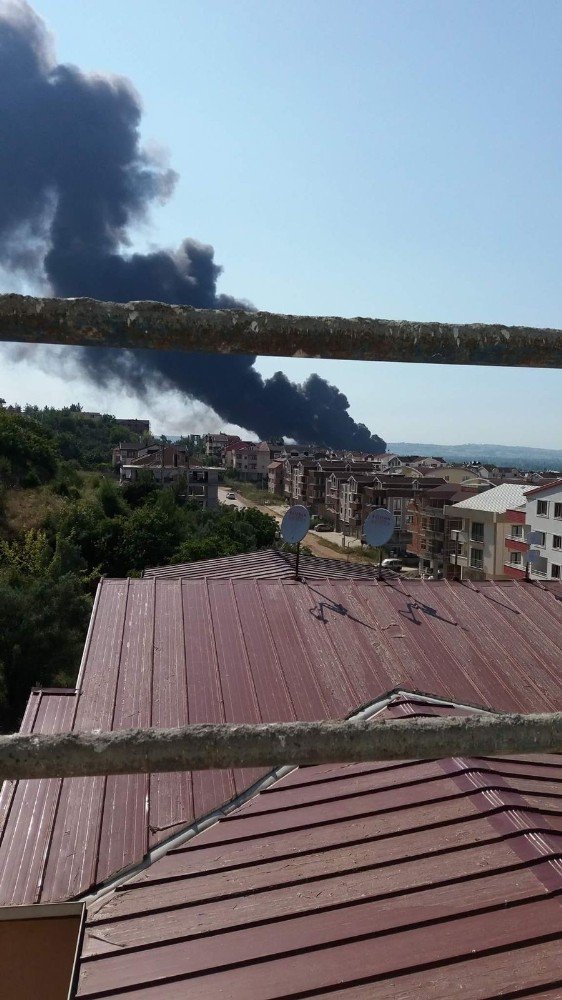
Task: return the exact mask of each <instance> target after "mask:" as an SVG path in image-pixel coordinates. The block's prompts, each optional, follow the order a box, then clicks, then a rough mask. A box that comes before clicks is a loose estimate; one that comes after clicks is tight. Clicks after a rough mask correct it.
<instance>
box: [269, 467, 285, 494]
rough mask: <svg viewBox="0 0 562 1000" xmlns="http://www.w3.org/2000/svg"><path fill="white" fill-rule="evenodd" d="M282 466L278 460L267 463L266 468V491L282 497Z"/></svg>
mask: <svg viewBox="0 0 562 1000" xmlns="http://www.w3.org/2000/svg"><path fill="white" fill-rule="evenodd" d="M284 464H285V463H284V462H282V461H281V460H280V459H277V460H276V461H274V462H270V463H269V465H268V467H267V489H268V492H269V493H275V494H277V495H278V496H282V495H283V467H284Z"/></svg>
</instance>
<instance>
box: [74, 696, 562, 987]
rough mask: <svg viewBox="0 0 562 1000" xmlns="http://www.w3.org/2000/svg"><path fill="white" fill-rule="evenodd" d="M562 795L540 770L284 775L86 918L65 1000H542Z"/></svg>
mask: <svg viewBox="0 0 562 1000" xmlns="http://www.w3.org/2000/svg"><path fill="white" fill-rule="evenodd" d="M451 711H452V709H451V707H446V706H436V705H433V704H431V703H425V702H424V701H423V700H418V699H415V698H400V697H398V698H397V699H395V701H394V702H393V703H391V705H390V706H389V708H388V709H387V710H386V713H385V714H386V715H388V716H391V717H394V718H407V717H409V716H412V715H420V714H423V715H435V714H443V713H447V714H450V713H451ZM379 717H380V716H379ZM383 717H384V715H383ZM561 791H562V761H561V760H560V759H559V758H555V757H552V758H551V757H545V758H538V757H537V758H529V759H526V760H521V759H514V758H506V759H500V760H491V759H483V760H466V761H464V760H457V761H443V762H430V761H428V762H404V763H401V764H390V765H374V766H368V765H345V766H344V765H340V766H330V767H314V768H304V769H300V770H298V771H295V772H293V773H292V774H291V775H289V776H288V777H287V778H286V779H283V780H282V781H280V782H278V783H277V784H276V785H274V786H272V787H271V788H270V789H269V790H267V791H265V792H262V793H261V795H260V796H259V797H257V798H254V799H253V800H251V801H250V802H248V803H247V804H246V805H244V806H242V808H241V809H239V810H238V812H236V813H234V814H232V815H231V816H229V817H228V818H227V819H224V820H222V821H221V822H220V823H219V824H218V825H216V826H214V827H213V828H211V829H210V830H208V831H206V832H205V833H202V834H201V835H200V836H199V837H197V838H196V839H194V840H193V841H191V842H190V843H189V844H187V845H185V846H184V847H183V848H180V849H177V850H173V851H171V852H170V853H168V855H166V857H164V858H162V859H160V860H159V861H156V862H155V863H154V864H153V865H152V866H151V867H150V868H149V869H147V870H146V871H144V872H142V873H141V874H139V875H137V876H136V877H134V878H132V879H131V880H130V881H129V882H126V883H124V884H123V885H122V886H121V887H120V888H119V889H118V890H117V891H115V892H113V893H111V894H109V895H108V896H107V897H105V898H104V899H102V900H100V901H99V902H98V903H96V904H95V905H94V906H93V907H92V908H91V910H90V912H89V914H88V920H87V925H86V931H85V937H84V943H83V947H82V954H81V961H80V975H79V985H78V992H77V995H78V996H79V997H81V998H83V1000H86V998H89V1000H94V998H97V997H102V996H111V997H121V996H123V997H124V998H125V997H127V998H130V997H135V998H137V1000H156V998H158V1000H172V998H176V997H182V996H186V997H189V998H190V1000H193V998H195V1000H211V998H213V1000H214V998H216V997H219V996H220V997H222V998H225V1000H242V998H244V1000H246V998H248V997H252V998H259V1000H268V998H269V1000H274V998H276V1000H280V998H285V1000H287V998H289V997H293V998H297V997H308V996H319V995H327V994H329V995H330V996H338V997H342V998H343V997H354V998H355V997H373V996H376V997H377V998H378V997H392V998H395V997H397V996H400V997H401V998H413V997H416V998H419V997H426V996H427V997H429V996H431V997H440V998H442V1000H445V998H447V1000H450V997H451V996H453V995H454V993H455V992H460V993H461V994H462V996H464V997H466V998H469V1000H475V998H484V997H487V998H490V997H492V996H499V995H502V996H503V995H509V996H515V995H517V996H519V995H521V996H522V995H525V996H527V995H530V994H531V993H532V994H533V995H541V996H552V997H554V996H559V995H560V980H561V970H560V960H559V959H560V938H561V936H562V909H561V907H560V899H561V895H562V832H559V829H560V823H559V821H560V819H561V818H562V805H561V799H560V793H561ZM539 804H540V807H541V808H543V807H544V808H545V813H541V812H540V811H539V809H538V808H537V807H538V806H539ZM553 819H554V820H556V821H557V822H558V831H557V827H556V824H553V822H552V821H553Z"/></svg>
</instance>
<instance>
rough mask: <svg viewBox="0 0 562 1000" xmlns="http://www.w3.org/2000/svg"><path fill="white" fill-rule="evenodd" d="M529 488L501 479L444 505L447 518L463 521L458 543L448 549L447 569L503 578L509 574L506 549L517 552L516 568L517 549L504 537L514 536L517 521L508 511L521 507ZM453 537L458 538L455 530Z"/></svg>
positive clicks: (464, 574) (478, 577)
mask: <svg viewBox="0 0 562 1000" xmlns="http://www.w3.org/2000/svg"><path fill="white" fill-rule="evenodd" d="M531 489H532V487H531V486H530V485H527V486H523V485H521V484H520V483H501V484H500V485H499V486H494V487H492V489H487V490H484V492H482V493H478V494H476V495H475V496H471V497H466V498H464V499H462V500H460V501H456V502H453V503H451V504H449V505H447V506H446V507H445V510H444V513H445V516H446V517H447V518H448V519H449V520H451V519H454V520H455V521H457V520H460V521H461V522H462V524H461V525H460V527H459V529H458V530H459V536H458V543H459V544H458V546H455V545H454V546H452V547H451V551H450V553H449V560H448V562H449V572H451V567H453V568H454V570H455V571H456V572H457V573H458V574H460V576H461V577H462V578H463V579H464V578H469V579H475V580H505V579H508V578H509V576H510V575H512V574H510V573H509V572H506V566H505V560H506V551H508V550H509V551H510V553H511V551H513V552H517V553H518V554H517V556H514V561H513V564H512V565H513V566H514V567H515V568H517V567H518V565H519V551H518V548H517V546H516V547H515V548H514V549H511V550H510V549H509V546H508V545H506V541H507V539H508V537H509V538H514V539H515V538H516V536H517V535H518V525H517V523H516V522H514V521H513V518H512V516H511V514H509V515H508V513H507V512H508V511H510V512H511V511H513V510H516V509H517V508H519V507H521V506H522V505H523V504H524V503H525V494H526V493H528V492H529V491H530V490H531ZM514 525H515V534H512V532H513V531H514ZM453 540H454V541H456V540H457V535H456V532H455V531H454V532H453ZM510 564H511V554H510Z"/></svg>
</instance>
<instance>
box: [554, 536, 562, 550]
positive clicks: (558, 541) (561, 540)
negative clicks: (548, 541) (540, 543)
mask: <svg viewBox="0 0 562 1000" xmlns="http://www.w3.org/2000/svg"><path fill="white" fill-rule="evenodd" d="M552 548H553V549H562V535H553V536H552Z"/></svg>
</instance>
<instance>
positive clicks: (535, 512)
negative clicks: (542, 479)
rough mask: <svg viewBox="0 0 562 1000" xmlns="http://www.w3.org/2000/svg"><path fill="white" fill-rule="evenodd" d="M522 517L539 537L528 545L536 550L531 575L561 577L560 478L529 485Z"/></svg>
mask: <svg viewBox="0 0 562 1000" xmlns="http://www.w3.org/2000/svg"><path fill="white" fill-rule="evenodd" d="M525 500H526V510H525V520H526V524H527V527H528V530H529V533H531V532H538V533H539V536H540V539H539V541H538V542H536V543H533V545H532V548H538V550H539V552H540V556H539V560H538V562H533V563H531V565H530V573H531V579H537V580H560V579H562V479H558V480H554V481H553V482H551V483H549V484H548V485H545V486H539V487H538V488H531V489H530V490H529V491H528V492H527V495H526V497H525Z"/></svg>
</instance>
